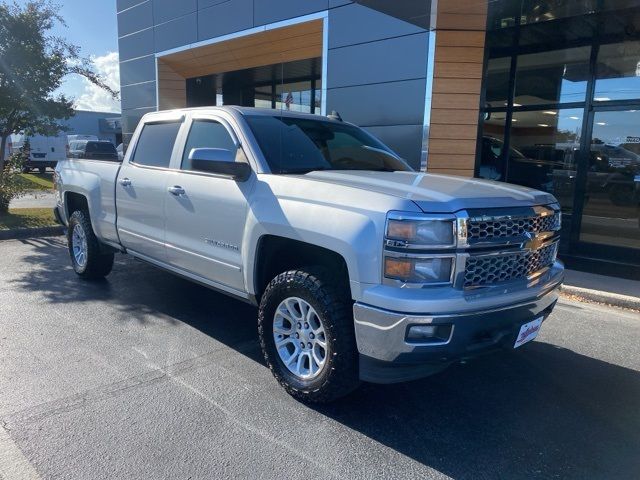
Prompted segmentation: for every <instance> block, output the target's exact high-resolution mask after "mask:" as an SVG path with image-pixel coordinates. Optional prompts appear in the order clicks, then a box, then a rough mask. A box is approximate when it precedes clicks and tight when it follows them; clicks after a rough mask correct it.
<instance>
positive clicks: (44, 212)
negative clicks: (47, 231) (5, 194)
mask: <svg viewBox="0 0 640 480" xmlns="http://www.w3.org/2000/svg"><path fill="white" fill-rule="evenodd" d="M56 225H57V223H56V219H55V218H54V217H53V209H51V208H10V209H9V213H0V230H12V229H14V228H39V227H53V226H56Z"/></svg>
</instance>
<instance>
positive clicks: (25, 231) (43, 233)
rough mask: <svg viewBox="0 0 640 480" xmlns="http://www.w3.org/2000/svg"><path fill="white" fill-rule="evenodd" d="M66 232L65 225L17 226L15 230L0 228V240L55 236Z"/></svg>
mask: <svg viewBox="0 0 640 480" xmlns="http://www.w3.org/2000/svg"><path fill="white" fill-rule="evenodd" d="M63 234H64V227H63V226H61V225H57V226H55V227H41V228H16V229H14V230H0V240H16V239H20V238H35V237H53V236H58V235H63Z"/></svg>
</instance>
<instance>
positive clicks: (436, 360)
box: [354, 281, 560, 383]
mask: <svg viewBox="0 0 640 480" xmlns="http://www.w3.org/2000/svg"><path fill="white" fill-rule="evenodd" d="M559 290H560V282H559V281H558V282H557V283H555V284H553V285H550V286H549V285H548V286H547V288H546V289H545V290H541V291H538V292H537V294H536V296H535V297H534V298H531V299H529V300H526V301H523V302H520V303H515V304H514V303H512V304H509V305H503V306H500V307H496V308H488V309H482V310H477V311H472V312H464V313H449V314H437V315H430V314H424V315H419V314H415V313H411V314H406V313H398V312H393V311H390V310H385V309H380V308H376V307H372V306H369V305H365V304H362V303H358V302H356V304H355V305H354V322H355V333H356V341H357V345H358V350H359V352H360V378H361V379H362V380H364V381H368V382H374V383H394V382H401V381H407V380H413V379H416V378H421V377H425V376H428V375H431V374H433V373H437V372H438V371H440V370H443V369H444V368H446V367H447V366H448V365H450V364H451V363H454V362H457V361H460V360H463V359H466V358H470V357H474V356H477V355H480V354H482V353H486V352H489V351H492V350H497V349H500V348H512V347H513V344H514V343H515V340H516V337H517V335H518V331H519V329H520V327H521V326H522V325H523V324H524V323H527V322H529V321H531V320H534V319H536V318H539V317H543V318H544V319H546V318H547V317H548V316H549V314H550V313H551V311H552V310H553V307H554V306H555V304H556V302H557V300H558V292H559ZM412 325H443V326H451V334H450V335H449V337H448V338H444V339H442V340H437V341H432V342H425V343H417V342H413V341H408V340H407V332H408V328H409V327H410V326H412Z"/></svg>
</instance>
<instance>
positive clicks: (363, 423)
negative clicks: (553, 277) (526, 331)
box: [17, 239, 640, 479]
mask: <svg viewBox="0 0 640 480" xmlns="http://www.w3.org/2000/svg"><path fill="white" fill-rule="evenodd" d="M25 242H26V243H29V244H30V245H31V246H32V248H31V250H30V252H32V253H30V254H29V256H27V257H25V258H23V259H22V260H23V261H24V262H25V263H26V264H27V265H30V267H31V268H30V270H29V271H26V272H24V275H23V276H22V277H21V278H20V279H19V280H17V282H18V283H19V286H20V287H21V288H23V289H26V290H33V291H38V292H40V293H41V294H44V295H45V297H46V299H47V300H48V301H49V302H51V303H52V304H55V303H63V302H80V303H82V302H91V301H95V300H100V301H109V302H110V304H112V305H115V306H116V307H117V308H118V309H119V310H120V311H122V312H125V313H127V315H129V316H130V318H131V319H135V320H136V321H141V322H142V321H145V316H148V315H149V314H162V317H163V318H169V319H170V320H169V321H171V322H185V323H187V324H189V325H192V326H193V327H195V328H197V329H199V330H200V331H202V332H203V333H205V334H207V335H209V336H211V337H213V338H215V339H216V340H218V341H221V342H223V343H225V344H227V345H229V346H230V347H231V348H233V347H234V345H238V344H240V343H246V342H247V341H251V340H253V339H255V341H256V344H257V339H256V336H257V335H256V321H255V318H256V309H255V308H254V307H252V306H250V305H246V304H244V303H242V302H240V301H236V300H233V299H230V298H228V297H225V296H224V295H221V294H218V293H215V292H211V291H209V290H207V289H205V288H203V287H199V286H196V285H193V284H191V283H189V282H187V281H185V280H182V279H179V278H177V277H175V276H172V275H170V274H167V273H164V272H161V271H160V270H157V269H155V268H153V267H150V266H147V265H144V264H138V263H137V262H134V261H132V260H131V259H129V258H127V257H122V256H119V258H118V264H117V265H116V267H115V269H114V272H113V273H112V274H111V276H109V278H108V280H105V281H103V282H94V283H87V282H83V281H81V280H79V279H77V278H76V277H75V275H74V274H73V273H72V271H71V269H70V267H69V266H68V265H69V263H68V258H67V254H66V249H65V244H64V240H63V239H39V240H25ZM127 318H129V317H127ZM586 334H588V333H586ZM594 341H597V339H594ZM612 348H615V346H612ZM243 353H244V354H246V355H249V356H250V358H252V359H253V360H255V361H257V362H260V363H262V359H261V355H260V352H259V349H258V348H255V349H251V351H249V352H243ZM267 375H269V374H268V372H266V371H265V381H272V380H271V378H270V376H269V377H268V378H267ZM304 408H306V407H304ZM314 409H315V410H316V411H317V412H320V413H321V414H323V415H325V416H327V417H329V418H332V419H334V420H335V421H338V422H340V423H342V424H344V425H345V426H347V427H349V428H351V429H353V430H356V431H358V432H361V433H362V434H364V435H366V436H368V437H370V438H371V439H373V440H375V441H377V442H380V443H382V444H384V445H386V446H388V447H390V448H393V449H395V450H396V451H398V452H400V453H402V454H404V455H406V456H408V457H410V458H412V459H414V460H416V461H418V462H420V463H422V464H424V465H427V466H429V467H431V468H433V469H435V470H437V471H439V472H442V473H443V474H446V475H448V476H450V477H453V478H457V479H459V478H474V479H475V478H492V479H493V478H533V477H535V478H638V473H639V472H640V373H639V372H637V371H634V370H630V369H627V368H623V367H620V366H617V365H613V364H609V363H606V362H603V361H601V360H597V359H594V358H591V357H587V356H584V355H580V354H578V353H575V352H573V351H571V350H567V349H564V348H560V347H557V346H554V345H551V344H547V343H543V342H542V341H537V342H534V343H532V344H531V345H529V346H527V347H525V348H524V349H523V350H522V351H518V352H505V353H499V354H494V355H490V356H486V357H482V358H479V359H476V360H475V361H473V362H471V363H468V364H465V365H456V366H452V367H450V368H449V369H448V370H446V371H445V372H442V373H440V374H438V375H436V376H433V377H430V378H427V379H424V380H420V381H416V382H412V383H406V384H398V385H370V384H365V385H363V386H362V388H361V389H360V390H358V391H357V392H355V393H354V394H352V395H351V396H349V397H347V398H346V399H344V400H342V401H339V402H337V403H334V404H332V405H327V406H316V407H314Z"/></svg>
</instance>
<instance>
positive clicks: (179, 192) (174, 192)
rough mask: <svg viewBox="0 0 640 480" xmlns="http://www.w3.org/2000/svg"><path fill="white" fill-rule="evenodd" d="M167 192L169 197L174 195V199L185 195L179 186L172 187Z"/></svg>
mask: <svg viewBox="0 0 640 480" xmlns="http://www.w3.org/2000/svg"><path fill="white" fill-rule="evenodd" d="M167 190H168V191H169V193H170V194H171V195H175V196H176V197H179V196H180V195H184V193H185V192H184V188H182V187H181V186H179V185H174V186H173V187H169V188H167Z"/></svg>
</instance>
